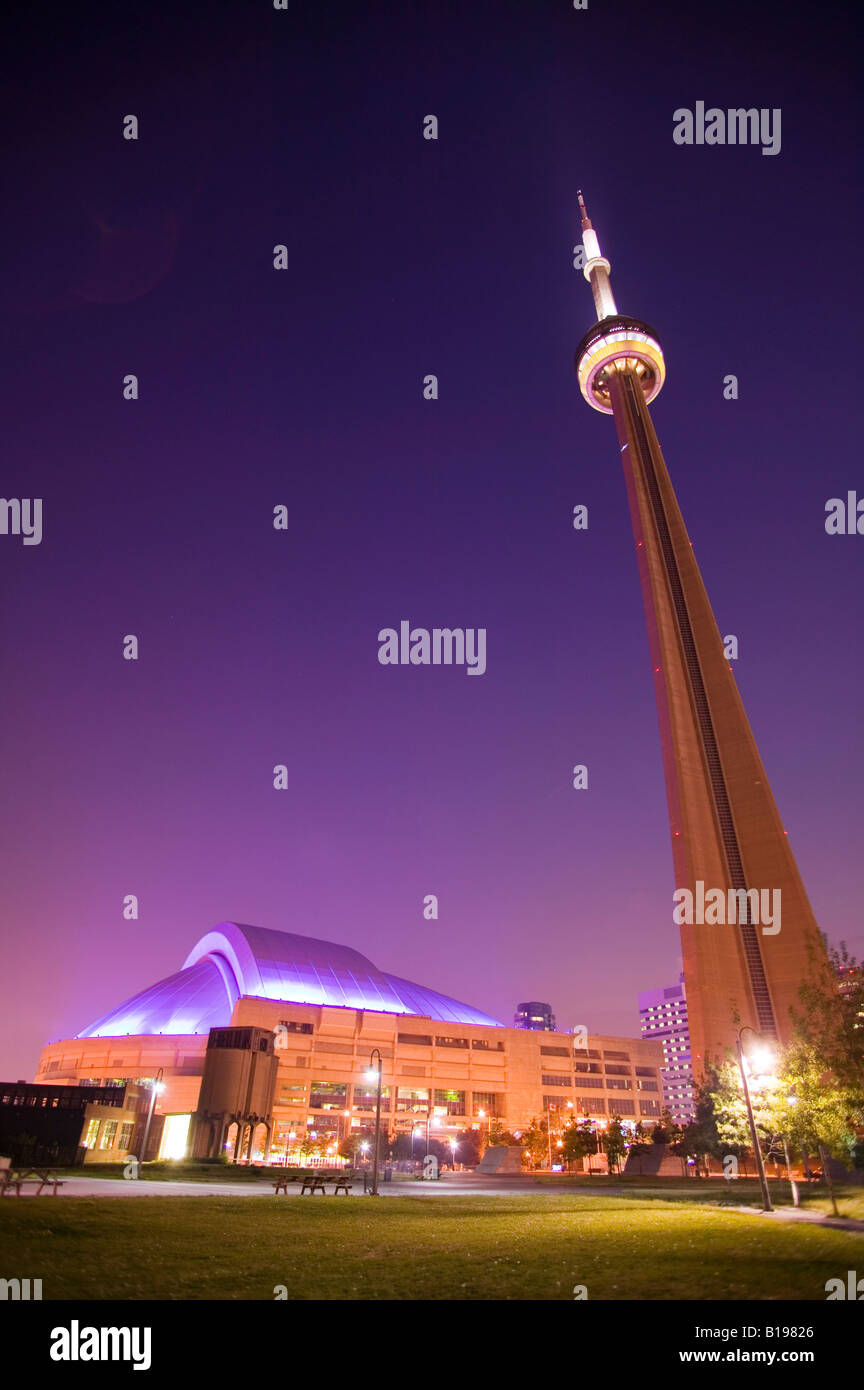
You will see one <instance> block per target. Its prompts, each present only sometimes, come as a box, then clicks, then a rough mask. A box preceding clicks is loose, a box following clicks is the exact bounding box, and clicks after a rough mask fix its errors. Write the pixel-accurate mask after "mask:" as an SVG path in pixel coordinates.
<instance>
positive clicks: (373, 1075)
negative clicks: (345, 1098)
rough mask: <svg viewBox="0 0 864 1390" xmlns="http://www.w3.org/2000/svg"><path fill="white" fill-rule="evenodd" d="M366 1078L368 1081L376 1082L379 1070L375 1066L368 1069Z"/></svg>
mask: <svg viewBox="0 0 864 1390" xmlns="http://www.w3.org/2000/svg"><path fill="white" fill-rule="evenodd" d="M366 1080H367V1081H371V1082H373V1083H374V1082H377V1080H378V1072H377V1071H376V1070H375V1068H374V1067H370V1068H369V1069H368V1071H367V1072H366Z"/></svg>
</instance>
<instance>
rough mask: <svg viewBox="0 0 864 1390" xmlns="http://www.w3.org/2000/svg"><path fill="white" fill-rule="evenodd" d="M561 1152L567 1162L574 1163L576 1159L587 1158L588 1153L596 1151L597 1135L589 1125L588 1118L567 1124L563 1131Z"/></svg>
mask: <svg viewBox="0 0 864 1390" xmlns="http://www.w3.org/2000/svg"><path fill="white" fill-rule="evenodd" d="M562 1152H563V1154H564V1157H565V1159H566V1160H567V1162H568V1163H575V1162H576V1161H577V1160H578V1159H582V1158H587V1157H588V1156H589V1155H590V1154H596V1152H597V1136H596V1135H595V1133H594V1130H593V1129H592V1127H591V1121H590V1120H583V1121H582V1123H581V1124H578V1125H577V1124H572V1125H568V1126H567V1128H566V1129H565V1131H564V1148H563V1151H562Z"/></svg>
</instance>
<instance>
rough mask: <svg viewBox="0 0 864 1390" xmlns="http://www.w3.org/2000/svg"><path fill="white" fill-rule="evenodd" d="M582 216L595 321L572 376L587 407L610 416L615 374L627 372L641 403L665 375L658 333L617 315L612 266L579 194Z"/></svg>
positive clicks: (653, 393) (650, 396)
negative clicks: (576, 378) (595, 313)
mask: <svg viewBox="0 0 864 1390" xmlns="http://www.w3.org/2000/svg"><path fill="white" fill-rule="evenodd" d="M579 210H580V212H581V214H582V245H583V246H584V248H585V258H586V259H585V268H584V272H583V273H584V275H585V279H586V280H587V281H588V283H589V284H590V286H591V291H592V293H593V295H594V307H595V309H596V310H597V319H598V322H597V323H595V325H594V327H593V328H591V329H589V331H588V332H587V333H586V334H585V337H584V338H583V339H582V341H581V343H580V344H579V346H578V348H577V349H576V375H577V376H578V378H579V389H580V391H581V392H582V395H583V396H584V397H585V399H586V401H587V402H588V404H589V405H591V406H593V407H594V409H595V410H600V411H602V412H603V413H604V415H612V414H613V413H614V411H613V407H612V391H611V383H612V380H613V378H614V377H615V376H616V374H620V373H622V372H626V373H627V375H628V376H629V377H631V378H632V379H633V380H634V382H635V384H636V385H637V386H638V387H639V389H640V390H641V392H642V394H643V396H644V397H645V400H646V401H648V402H650V401H653V399H654V397H655V396H656V395H658V394H659V391H660V388H661V386H662V385H663V382H664V380H665V377H666V365H665V363H664V361H663V350H662V348H661V347H660V344H659V342H658V341H657V334H656V333H655V332H654V329H653V328H651V327H650V325H649V324H647V323H643V322H642V320H641V319H631V318H628V317H627V316H626V315H625V314H619V313H618V310H617V308H616V307H615V299H614V296H613V294H612V286H611V285H610V283H609V271H610V270H611V266H610V264H609V262H608V261H607V260H606V257H605V256H602V255H601V254H600V243H599V241H598V240H597V233H596V232H595V231H594V228H593V227H592V225H591V219H590V217H589V216H588V213H587V211H586V209H585V203H584V200H583V198H582V194H581V193H580V194H579Z"/></svg>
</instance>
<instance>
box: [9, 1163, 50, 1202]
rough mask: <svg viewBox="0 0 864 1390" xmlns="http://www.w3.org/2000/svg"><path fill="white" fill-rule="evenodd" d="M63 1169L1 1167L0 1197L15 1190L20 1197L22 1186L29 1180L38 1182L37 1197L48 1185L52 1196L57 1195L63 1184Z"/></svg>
mask: <svg viewBox="0 0 864 1390" xmlns="http://www.w3.org/2000/svg"><path fill="white" fill-rule="evenodd" d="M61 1171H62V1170H61V1169H60V1168H0V1197H5V1196H6V1193H7V1192H11V1191H13V1190H14V1192H15V1196H16V1197H20V1196H21V1189H22V1187H23V1186H24V1184H25V1183H28V1182H30V1183H35V1184H36V1196H37V1197H40V1196H41V1195H42V1191H43V1189H44V1188H46V1187H50V1188H51V1195H52V1197H56V1196H57V1188H58V1187H62V1186H63V1179H62V1178H61V1177H60V1176H59V1175H60V1173H61Z"/></svg>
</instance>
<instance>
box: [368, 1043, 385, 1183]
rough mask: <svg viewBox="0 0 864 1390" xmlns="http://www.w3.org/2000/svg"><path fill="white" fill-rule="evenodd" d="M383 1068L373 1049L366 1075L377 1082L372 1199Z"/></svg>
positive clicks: (374, 1048) (376, 1159) (376, 1168)
mask: <svg viewBox="0 0 864 1390" xmlns="http://www.w3.org/2000/svg"><path fill="white" fill-rule="evenodd" d="M376 1059H377V1060H376ZM381 1068H382V1062H381V1053H380V1052H379V1050H378V1048H377V1047H373V1049H372V1051H371V1053H370V1054H369V1070H368V1072H367V1073H366V1079H367V1081H374V1082H375V1152H374V1154H373V1156H372V1191H371V1193H370V1196H372V1197H377V1196H378V1148H379V1144H380V1135H381Z"/></svg>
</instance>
